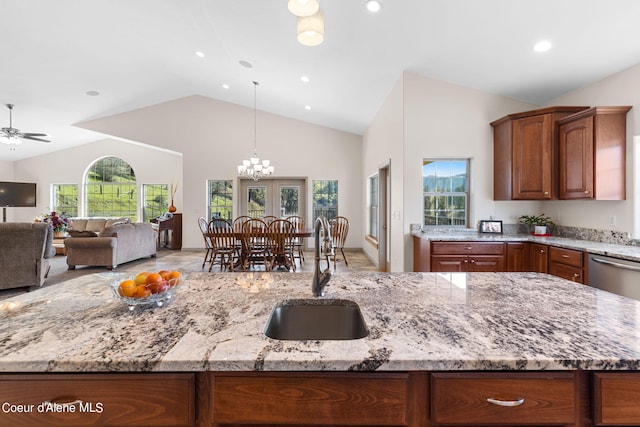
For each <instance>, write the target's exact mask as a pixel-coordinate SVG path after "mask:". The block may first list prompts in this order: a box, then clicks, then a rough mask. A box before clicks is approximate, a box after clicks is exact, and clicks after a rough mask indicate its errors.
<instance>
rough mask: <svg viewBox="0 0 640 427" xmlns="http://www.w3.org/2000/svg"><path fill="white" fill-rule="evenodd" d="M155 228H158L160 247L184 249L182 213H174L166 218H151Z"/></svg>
mask: <svg viewBox="0 0 640 427" xmlns="http://www.w3.org/2000/svg"><path fill="white" fill-rule="evenodd" d="M151 223H153V224H154V226H153V228H154V229H155V230H158V247H165V248H168V249H178V250H179V249H182V214H180V213H174V214H173V217H171V218H169V219H165V220H159V219H158V218H153V219H151Z"/></svg>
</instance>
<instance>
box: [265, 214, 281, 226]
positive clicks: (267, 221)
mask: <svg viewBox="0 0 640 427" xmlns="http://www.w3.org/2000/svg"><path fill="white" fill-rule="evenodd" d="M277 219H280V218H278V217H277V216H273V215H265V216H263V217H262V220H263V221H264V222H265V224H267V225H269V224H271V223H272V222H273V221H275V220H277Z"/></svg>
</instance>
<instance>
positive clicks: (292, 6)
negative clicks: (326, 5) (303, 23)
mask: <svg viewBox="0 0 640 427" xmlns="http://www.w3.org/2000/svg"><path fill="white" fill-rule="evenodd" d="M287 8H288V9H289V12H291V13H292V14H294V15H295V16H300V17H305V16H311V15H313V14H315V13H316V12H317V11H318V10H319V9H320V4H319V3H318V0H289V3H288V4H287Z"/></svg>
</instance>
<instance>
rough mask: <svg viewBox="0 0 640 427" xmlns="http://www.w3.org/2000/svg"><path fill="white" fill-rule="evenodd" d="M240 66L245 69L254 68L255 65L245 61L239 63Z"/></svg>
mask: <svg viewBox="0 0 640 427" xmlns="http://www.w3.org/2000/svg"><path fill="white" fill-rule="evenodd" d="M238 64H240V65H242V66H243V67H244V68H253V64H252V63H251V62H249V61H245V60H244V59H241V60H240V61H238Z"/></svg>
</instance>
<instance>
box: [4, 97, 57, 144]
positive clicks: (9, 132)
mask: <svg viewBox="0 0 640 427" xmlns="http://www.w3.org/2000/svg"><path fill="white" fill-rule="evenodd" d="M6 105H7V108H8V109H9V127H8V128H2V129H0V142H2V143H4V144H7V145H9V147H10V148H9V149H10V150H11V151H13V150H15V149H16V145H20V144H22V142H23V141H22V140H23V139H28V140H30V141H38V142H51V141H49V140H48V139H43V138H42V137H45V136H46V137H48V136H49V135H47V134H46V133H31V132H21V131H20V129H16V128H14V127H13V104H6Z"/></svg>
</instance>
